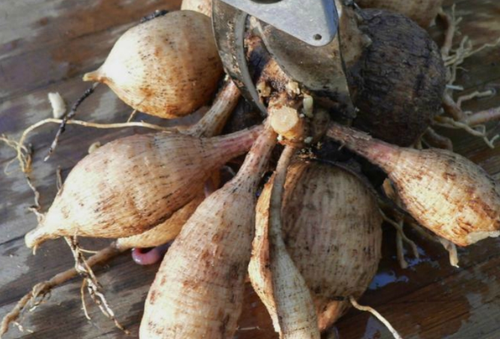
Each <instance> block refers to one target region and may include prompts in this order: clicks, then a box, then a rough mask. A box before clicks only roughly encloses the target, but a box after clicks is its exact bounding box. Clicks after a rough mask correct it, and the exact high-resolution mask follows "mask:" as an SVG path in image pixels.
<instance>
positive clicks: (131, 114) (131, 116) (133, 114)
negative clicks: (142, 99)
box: [127, 109, 137, 122]
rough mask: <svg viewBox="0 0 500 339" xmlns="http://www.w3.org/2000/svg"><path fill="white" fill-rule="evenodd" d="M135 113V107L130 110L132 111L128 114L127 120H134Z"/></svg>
mask: <svg viewBox="0 0 500 339" xmlns="http://www.w3.org/2000/svg"><path fill="white" fill-rule="evenodd" d="M136 114H137V110H136V109H134V110H133V111H132V113H130V116H129V117H128V119H127V122H131V121H132V120H134V118H135V116H136Z"/></svg>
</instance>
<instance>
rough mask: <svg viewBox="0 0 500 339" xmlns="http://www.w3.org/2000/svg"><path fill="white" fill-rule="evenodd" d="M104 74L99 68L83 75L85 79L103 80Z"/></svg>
mask: <svg viewBox="0 0 500 339" xmlns="http://www.w3.org/2000/svg"><path fill="white" fill-rule="evenodd" d="M103 79H104V77H103V74H102V73H101V71H100V70H99V69H97V70H95V71H92V72H88V73H85V74H84V75H83V79H82V80H83V81H92V82H103Z"/></svg>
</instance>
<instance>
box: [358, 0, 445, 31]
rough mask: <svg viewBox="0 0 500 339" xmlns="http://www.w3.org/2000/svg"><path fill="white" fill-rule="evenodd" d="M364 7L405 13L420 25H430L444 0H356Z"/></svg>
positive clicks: (425, 26)
mask: <svg viewBox="0 0 500 339" xmlns="http://www.w3.org/2000/svg"><path fill="white" fill-rule="evenodd" d="M356 4H357V5H359V6H360V7H362V8H380V9H385V10H388V11H392V12H397V13H400V14H403V15H405V16H407V17H409V18H410V19H412V20H413V21H415V22H416V23H417V24H418V25H419V26H420V27H423V28H427V27H429V26H430V25H431V24H432V23H433V22H434V20H435V19H436V17H437V15H438V13H439V11H440V10H441V9H442V5H443V0H356Z"/></svg>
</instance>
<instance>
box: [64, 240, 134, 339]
mask: <svg viewBox="0 0 500 339" xmlns="http://www.w3.org/2000/svg"><path fill="white" fill-rule="evenodd" d="M64 239H65V240H66V242H67V243H68V246H69V247H70V249H71V252H72V253H73V257H74V259H75V270H76V271H77V272H78V274H79V275H80V276H81V277H83V280H84V281H83V284H82V302H83V304H82V305H83V307H84V312H85V314H86V316H87V318H88V319H89V317H88V312H87V310H86V306H85V302H84V300H85V298H84V295H83V292H84V290H85V288H84V287H86V289H87V292H88V293H89V296H90V298H91V299H92V301H93V302H94V303H95V304H96V305H97V306H98V307H99V309H100V310H101V312H102V313H103V314H104V315H105V316H106V317H107V318H109V319H111V320H112V321H113V322H114V323H115V326H116V327H118V328H119V329H120V330H122V331H124V332H125V333H127V334H128V333H129V332H128V331H127V330H125V329H124V328H123V326H122V325H121V324H120V323H119V322H118V320H117V319H116V317H115V313H114V312H113V310H112V309H111V307H110V306H109V304H108V301H107V300H106V297H105V296H104V294H103V292H102V286H101V284H99V282H98V281H97V278H96V276H95V274H94V272H93V271H92V269H91V268H90V265H89V264H88V263H87V261H86V260H85V257H84V256H83V254H82V251H81V250H80V247H79V245H78V242H77V240H76V237H74V238H70V237H65V238H64Z"/></svg>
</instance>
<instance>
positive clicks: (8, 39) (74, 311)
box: [0, 0, 500, 339]
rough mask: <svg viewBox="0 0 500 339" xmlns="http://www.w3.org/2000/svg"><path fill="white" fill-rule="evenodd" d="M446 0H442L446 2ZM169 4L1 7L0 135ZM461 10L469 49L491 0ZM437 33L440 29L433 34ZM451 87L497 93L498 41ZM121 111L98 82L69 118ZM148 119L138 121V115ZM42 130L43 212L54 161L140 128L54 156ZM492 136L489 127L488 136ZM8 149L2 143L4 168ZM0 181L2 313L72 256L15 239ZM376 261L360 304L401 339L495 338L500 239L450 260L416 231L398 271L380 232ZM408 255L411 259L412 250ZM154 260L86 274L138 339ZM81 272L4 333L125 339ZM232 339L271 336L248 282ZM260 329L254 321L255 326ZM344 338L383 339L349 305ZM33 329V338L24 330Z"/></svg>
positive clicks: (476, 157)
mask: <svg viewBox="0 0 500 339" xmlns="http://www.w3.org/2000/svg"><path fill="white" fill-rule="evenodd" d="M450 3H451V2H450V1H446V4H447V6H449V5H450ZM178 6H179V1H167V0H165V1H154V0H148V1H145V0H142V1H132V0H99V1H76V0H73V1H69V0H66V1H63V0H44V1H41V0H16V1H2V2H1V3H0V133H5V134H6V135H8V136H9V137H12V138H19V136H20V133H21V132H22V130H23V129H24V128H26V127H27V126H29V125H30V124H32V123H34V122H37V121H39V120H41V119H44V118H47V117H50V116H51V114H52V113H51V109H50V105H49V103H48V101H47V93H48V92H51V91H58V92H60V93H61V94H62V96H63V97H64V98H65V99H66V100H67V102H69V103H71V102H73V101H74V100H75V99H76V98H78V97H79V95H80V94H81V93H82V92H83V91H84V90H85V89H86V88H87V87H88V84H86V83H83V82H82V81H81V77H82V74H83V73H85V72H87V71H91V70H94V69H95V68H97V67H98V66H99V65H100V64H101V63H102V62H103V60H104V58H105V56H106V55H107V53H108V51H109V50H110V48H111V46H112V44H113V42H114V41H115V40H116V38H117V37H118V36H119V35H120V34H121V33H122V32H124V31H125V30H126V29H127V28H129V27H131V26H132V25H133V24H134V23H136V22H137V21H138V20H139V19H140V18H141V17H142V16H144V15H146V14H149V13H151V12H152V11H154V10H155V9H158V8H166V9H173V8H176V7H178ZM456 6H457V7H456V10H457V14H458V15H459V16H463V17H464V22H463V23H462V25H461V31H462V34H467V35H469V36H470V37H471V38H472V39H473V41H474V43H475V44H476V45H480V44H483V43H485V42H491V41H494V40H496V39H497V38H498V37H500V2H497V1H487V0H477V1H466V0H459V1H456ZM435 36H436V37H437V38H439V37H440V34H437V33H436V34H435ZM464 67H465V68H466V71H464V72H461V73H460V76H459V79H458V83H459V84H461V85H463V86H464V88H465V89H466V91H465V93H468V92H471V91H474V90H476V89H480V90H484V89H486V88H492V89H498V88H500V48H499V47H496V48H492V49H487V50H485V51H483V52H481V53H479V54H477V55H475V56H473V57H471V58H470V59H469V60H468V61H467V62H466V63H465V64H464ZM498 105H500V96H498V95H497V96H494V97H490V98H485V99H480V100H473V101H471V102H469V103H467V106H466V108H467V109H470V110H478V109H482V108H488V107H493V106H498ZM130 111H131V109H130V108H128V107H127V106H125V105H124V104H123V103H121V102H120V100H118V99H117V98H116V96H115V95H114V94H113V93H112V92H111V91H110V90H109V89H108V88H106V87H105V86H100V87H99V88H98V90H97V91H96V94H95V95H94V96H93V97H92V98H91V99H89V100H88V101H87V102H85V103H84V104H83V105H82V107H81V109H80V111H79V116H80V118H81V119H84V120H92V121H99V122H110V121H124V120H126V119H127V117H128V115H129V113H130ZM138 119H145V120H147V121H151V122H158V121H157V120H155V119H151V118H149V117H146V116H142V115H141V116H139V117H138ZM56 128H57V127H56V126H55V125H50V126H45V127H42V128H40V129H39V130H37V131H36V132H35V133H33V134H32V136H31V137H30V139H29V141H30V142H31V143H33V145H34V149H35V155H36V156H35V162H34V172H33V173H34V184H35V185H36V186H37V187H38V188H39V189H40V192H41V205H42V206H43V207H44V208H47V207H48V206H49V205H50V203H51V201H52V199H53V197H54V194H55V191H56V187H55V172H56V167H57V166H61V167H62V169H63V175H67V173H68V171H69V170H70V169H71V168H72V166H74V164H75V163H76V162H77V161H78V159H80V158H82V157H83V156H84V155H85V154H86V152H87V149H88V147H89V146H90V145H91V144H92V143H93V142H95V141H100V142H101V143H105V142H107V141H110V140H113V139H115V138H117V137H120V136H124V135H128V134H132V133H137V132H143V131H144V130H141V129H140V128H131V129H123V130H95V129H85V128H82V127H75V126H69V127H68V128H67V133H65V134H64V136H63V138H62V142H61V145H60V147H59V148H58V149H57V152H56V154H55V155H54V156H53V157H52V158H51V159H50V161H48V162H43V161H42V159H43V157H44V155H45V152H46V151H47V148H48V145H49V143H50V141H51V139H52V136H53V135H54V133H55V131H56ZM498 132H500V129H499V128H494V126H493V127H492V128H491V135H494V134H495V133H498ZM453 137H454V140H455V146H456V150H457V151H458V152H459V153H462V154H465V155H467V156H469V157H470V158H471V159H472V160H473V161H475V162H477V163H478V164H480V165H481V166H482V167H484V168H485V169H486V170H487V171H488V172H489V173H490V174H492V175H493V176H494V177H495V178H497V179H498V178H499V176H500V151H499V150H498V149H496V150H490V149H488V148H487V147H486V146H485V145H484V143H483V142H482V141H481V140H479V139H477V138H473V137H470V136H468V135H466V134H465V133H462V132H454V133H453ZM13 156H14V152H13V150H12V149H10V148H8V147H4V146H3V145H2V146H1V147H0V165H1V167H2V170H3V168H4V167H5V166H6V165H7V163H8V161H9V160H10V159H12V157H13ZM9 170H10V173H9V174H8V175H3V173H2V175H1V176H0V227H1V232H0V317H3V315H4V314H6V312H8V311H9V310H10V309H11V308H12V307H13V306H14V305H15V303H16V302H17V300H18V299H20V298H21V297H22V296H23V295H24V294H25V293H27V292H28V291H29V290H30V289H31V287H32V286H33V285H34V284H36V283H37V282H40V281H42V280H45V279H48V278H50V277H51V276H52V275H54V274H55V273H56V272H59V271H62V270H64V269H67V268H70V267H71V266H72V264H73V259H72V256H71V253H70V251H69V249H68V248H67V246H66V244H65V243H64V241H61V240H59V241H50V242H48V243H46V244H44V245H43V246H42V247H41V248H40V249H39V250H38V252H37V254H36V256H34V255H32V253H31V251H30V250H28V249H27V248H26V247H25V246H24V241H23V236H24V234H25V233H26V232H27V231H29V230H30V229H32V228H33V227H35V225H36V219H35V217H34V215H33V214H32V213H31V212H29V211H28V207H29V206H30V205H31V204H32V203H33V196H32V193H31V191H30V190H29V188H28V187H27V185H26V181H25V180H24V177H23V175H22V174H20V173H19V171H18V170H17V163H14V164H11V165H10V167H9ZM385 231H386V233H385V237H384V244H383V246H384V258H383V260H382V263H381V265H380V269H379V273H378V275H377V277H376V278H375V280H374V282H373V283H372V285H371V287H370V289H369V290H368V291H367V292H366V294H365V296H364V297H363V298H362V299H361V303H362V304H369V305H371V306H373V307H375V308H376V309H377V310H378V311H379V312H381V313H382V314H383V315H385V316H386V317H387V319H388V320H389V321H390V322H392V324H393V325H394V326H395V327H396V328H397V329H398V331H400V333H401V334H402V335H403V336H404V338H422V339H431V338H432V339H434V338H500V301H499V297H500V268H499V264H500V256H498V255H497V253H498V251H499V250H500V242H499V241H498V240H495V239H489V240H486V241H483V242H481V243H480V244H479V245H476V246H471V247H470V248H467V249H464V250H460V264H461V268H460V269H456V268H452V267H450V265H449V264H448V258H447V254H446V253H445V252H444V251H443V250H442V249H441V248H440V246H437V245H435V244H430V243H428V242H426V241H425V240H423V239H421V238H419V237H418V236H417V235H415V234H410V235H411V236H412V237H414V238H415V239H416V241H417V242H418V244H419V246H420V249H421V251H422V258H421V259H420V260H410V262H411V266H410V268H409V269H406V270H402V269H399V268H398V266H397V263H396V260H395V234H394V231H393V230H391V229H390V228H386V229H385ZM82 244H83V246H84V247H85V248H87V249H99V248H102V247H104V246H105V245H106V244H107V241H104V240H99V241H82ZM410 259H411V257H410ZM157 268H158V266H157V265H153V266H149V267H143V266H138V265H136V264H134V263H133V262H132V260H131V259H130V255H129V254H126V255H122V256H121V257H119V258H117V259H115V260H113V261H112V262H110V263H109V265H107V266H105V267H104V268H102V267H101V268H99V269H97V270H96V272H97V274H98V276H99V280H100V281H101V283H102V284H103V286H105V291H106V296H107V298H108V300H109V302H110V304H111V306H112V308H113V309H114V311H115V313H116V314H117V317H118V319H119V320H120V321H121V322H122V323H123V324H124V325H125V326H126V327H127V328H128V329H129V330H130V331H131V332H132V337H136V336H137V330H138V326H139V321H140V319H141V315H142V308H143V303H144V299H145V296H146V293H147V290H148V285H149V284H150V283H151V281H152V279H153V277H154V274H155V271H156V270H157ZM80 284H81V281H80V280H79V279H75V280H74V281H72V282H71V283H68V284H66V285H64V286H62V287H59V288H57V289H56V290H55V291H54V292H53V293H52V296H51V298H50V300H48V301H47V302H46V303H44V304H43V305H41V306H40V307H38V308H37V309H36V311H35V312H31V313H29V312H28V313H26V315H25V317H24V319H23V320H22V325H23V327H24V330H25V332H24V333H22V332H20V331H18V329H17V328H12V329H11V330H10V331H9V333H8V334H7V336H6V337H7V338H20V337H23V338H24V337H27V338H28V337H29V338H122V337H124V334H123V333H122V332H121V331H120V330H118V329H116V328H115V327H114V325H113V324H112V323H111V322H110V321H109V320H107V319H106V318H104V317H103V316H102V315H101V314H100V312H99V310H98V309H97V307H96V306H95V305H92V304H91V303H88V305H89V306H88V307H89V313H90V315H91V317H92V321H91V322H90V321H87V320H86V319H85V317H84V315H83V312H82V310H81V301H80ZM247 297H248V301H247V303H246V306H245V314H244V316H243V320H242V321H241V324H240V325H241V328H242V330H240V331H239V332H238V334H237V338H239V339H249V338H264V339H265V338H275V335H274V334H273V333H272V330H271V327H270V322H269V320H268V317H267V314H266V312H265V310H264V309H263V308H262V306H260V304H259V303H258V301H257V298H256V297H255V295H254V294H253V292H252V291H251V289H250V288H248V291H247ZM256 326H258V328H257V327H256ZM338 328H339V331H340V333H341V337H342V338H349V339H351V338H352V339H354V338H366V339H368V338H370V339H371V338H390V335H389V334H388V332H387V331H386V330H385V329H384V328H383V326H382V325H381V324H380V323H378V322H377V321H376V320H375V319H374V318H373V317H371V316H369V315H367V314H362V313H359V312H356V311H350V312H349V313H348V314H347V315H346V316H344V317H343V318H342V319H341V320H340V321H339V323H338ZM31 332H33V333H31Z"/></svg>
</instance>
